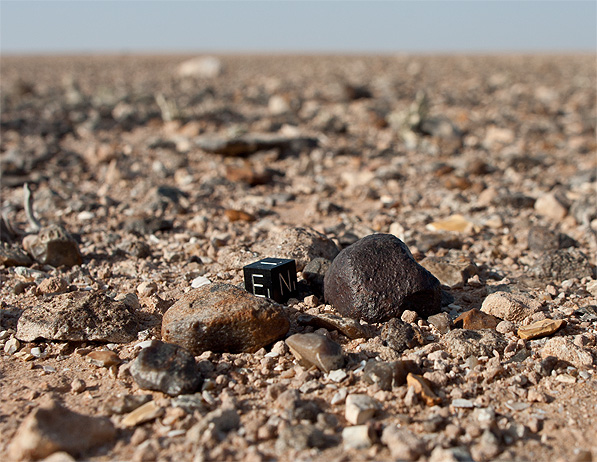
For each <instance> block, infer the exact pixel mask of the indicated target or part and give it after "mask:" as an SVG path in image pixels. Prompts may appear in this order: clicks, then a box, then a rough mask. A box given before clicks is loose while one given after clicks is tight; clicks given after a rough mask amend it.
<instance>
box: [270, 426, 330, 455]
mask: <svg viewBox="0 0 597 462" xmlns="http://www.w3.org/2000/svg"><path fill="white" fill-rule="evenodd" d="M325 444H326V439H325V435H324V433H323V432H322V431H321V430H320V429H319V428H317V427H315V425H312V424H298V425H294V426H288V427H286V428H284V429H283V430H282V431H281V432H280V435H279V436H278V439H277V440H276V445H275V448H276V452H279V453H281V452H285V451H288V450H291V449H294V450H296V451H302V450H305V449H308V448H323V447H324V446H325Z"/></svg>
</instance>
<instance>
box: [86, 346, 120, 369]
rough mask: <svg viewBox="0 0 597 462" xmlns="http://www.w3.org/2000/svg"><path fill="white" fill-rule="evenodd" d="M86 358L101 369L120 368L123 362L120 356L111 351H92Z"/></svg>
mask: <svg viewBox="0 0 597 462" xmlns="http://www.w3.org/2000/svg"><path fill="white" fill-rule="evenodd" d="M86 358H87V359H88V360H89V362H90V363H91V364H94V365H96V366H99V367H112V366H118V365H119V364H120V363H121V362H122V360H121V359H120V358H119V357H118V355H117V354H116V353H114V352H113V351H110V350H101V351H92V352H91V353H89V354H88V355H87V356H86Z"/></svg>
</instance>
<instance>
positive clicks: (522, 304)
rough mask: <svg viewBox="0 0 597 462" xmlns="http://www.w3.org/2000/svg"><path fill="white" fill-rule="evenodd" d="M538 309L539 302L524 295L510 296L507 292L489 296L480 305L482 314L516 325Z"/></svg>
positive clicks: (539, 307)
mask: <svg viewBox="0 0 597 462" xmlns="http://www.w3.org/2000/svg"><path fill="white" fill-rule="evenodd" d="M540 309H541V302H540V301H538V300H535V299H534V298H531V297H529V296H526V295H517V294H511V293H509V292H494V293H492V294H489V295H488V296H487V297H486V298H485V300H483V304H482V305H481V311H483V312H484V313H487V314H491V315H493V316H495V317H497V318H500V319H504V320H506V321H512V322H516V323H520V322H522V321H524V320H525V319H526V318H528V317H529V316H531V315H532V314H533V313H536V312H537V311H539V310H540ZM496 325H497V323H496ZM494 327H495V326H494Z"/></svg>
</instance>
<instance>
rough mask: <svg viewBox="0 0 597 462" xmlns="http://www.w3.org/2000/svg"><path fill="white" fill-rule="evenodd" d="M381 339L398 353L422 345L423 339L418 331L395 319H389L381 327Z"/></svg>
mask: <svg viewBox="0 0 597 462" xmlns="http://www.w3.org/2000/svg"><path fill="white" fill-rule="evenodd" d="M381 339H382V340H383V341H384V343H385V344H386V345H387V346H389V347H390V348H391V349H392V350H395V351H397V352H398V353H402V352H403V351H404V350H408V349H410V348H414V347H416V346H417V345H422V344H423V338H422V336H421V333H420V332H419V331H418V330H416V329H415V328H414V327H413V326H411V325H410V324H408V323H406V322H404V321H402V320H400V319H396V318H394V319H390V320H389V321H388V322H387V323H386V324H385V325H384V326H383V328H382V330H381Z"/></svg>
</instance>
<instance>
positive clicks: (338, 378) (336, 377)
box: [328, 369, 348, 383]
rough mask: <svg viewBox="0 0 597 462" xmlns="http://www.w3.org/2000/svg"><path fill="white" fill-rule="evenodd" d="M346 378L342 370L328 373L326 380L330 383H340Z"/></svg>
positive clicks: (346, 375)
mask: <svg viewBox="0 0 597 462" xmlns="http://www.w3.org/2000/svg"><path fill="white" fill-rule="evenodd" d="M346 377H348V374H346V372H344V371H343V370H342V369H336V370H334V371H330V372H329V374H328V378H329V379H330V380H331V381H332V382H336V383H340V382H342V380H344V379H345V378H346Z"/></svg>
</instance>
